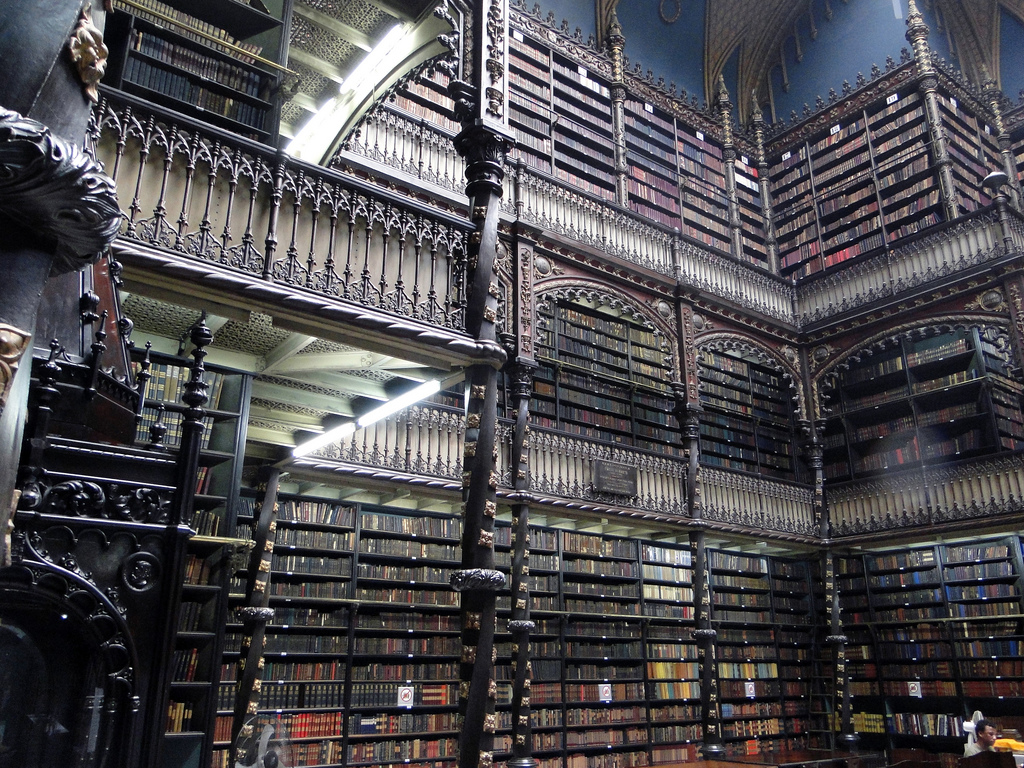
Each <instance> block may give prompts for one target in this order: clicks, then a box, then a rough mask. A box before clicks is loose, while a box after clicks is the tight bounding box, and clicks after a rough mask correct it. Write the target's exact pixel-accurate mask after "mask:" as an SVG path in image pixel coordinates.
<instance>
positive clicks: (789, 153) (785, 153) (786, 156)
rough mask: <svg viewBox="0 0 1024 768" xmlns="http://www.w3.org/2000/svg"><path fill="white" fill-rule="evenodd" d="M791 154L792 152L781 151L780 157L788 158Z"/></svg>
mask: <svg viewBox="0 0 1024 768" xmlns="http://www.w3.org/2000/svg"><path fill="white" fill-rule="evenodd" d="M792 156H793V153H792V152H783V153H782V159H783V160H789V158H791V157H792Z"/></svg>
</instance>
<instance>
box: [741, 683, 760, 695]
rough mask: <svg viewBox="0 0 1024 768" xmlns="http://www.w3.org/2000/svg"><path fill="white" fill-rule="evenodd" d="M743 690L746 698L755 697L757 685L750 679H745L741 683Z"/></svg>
mask: <svg viewBox="0 0 1024 768" xmlns="http://www.w3.org/2000/svg"><path fill="white" fill-rule="evenodd" d="M743 690H744V691H745V692H746V695H747V698H748V699H753V698H756V697H757V685H756V684H755V683H754V682H752V681H747V682H746V683H744V684H743Z"/></svg>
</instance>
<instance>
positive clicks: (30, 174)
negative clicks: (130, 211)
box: [0, 109, 121, 275]
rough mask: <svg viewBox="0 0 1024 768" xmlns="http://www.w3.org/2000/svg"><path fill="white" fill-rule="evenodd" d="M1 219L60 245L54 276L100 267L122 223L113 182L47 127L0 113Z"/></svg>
mask: <svg viewBox="0 0 1024 768" xmlns="http://www.w3.org/2000/svg"><path fill="white" fill-rule="evenodd" d="M0 215H2V216H4V217H6V218H8V219H10V220H13V221H14V222H16V223H18V224H20V225H21V226H22V227H24V228H25V229H27V230H29V231H31V232H33V233H34V234H35V235H37V236H38V238H39V239H40V240H41V241H43V242H47V241H49V242H54V243H56V260H55V261H54V263H53V266H52V267H51V270H50V273H51V274H52V275H58V274H62V273H64V272H72V271H75V270H79V269H82V268H84V267H86V266H88V265H90V264H93V263H95V262H96V261H97V260H98V259H99V258H100V256H101V255H102V253H103V251H104V250H105V249H106V248H107V247H108V246H109V245H110V244H111V243H112V242H113V241H114V238H115V237H116V236H117V231H118V227H119V226H120V222H121V212H120V210H119V209H118V205H117V191H116V188H115V186H114V182H113V181H112V180H111V179H110V177H108V176H107V175H106V174H104V173H103V169H102V167H101V166H100V164H99V163H97V162H96V161H95V160H93V159H92V158H91V157H89V156H88V155H86V154H85V153H84V152H83V151H82V150H81V149H79V148H78V147H76V146H74V145H73V144H69V143H67V142H65V141H63V140H62V139H59V138H57V137H56V136H53V135H52V134H51V133H50V130H49V129H48V128H47V127H46V126H45V125H43V124H42V123H40V122H38V121H36V120H31V119H29V118H26V117H22V116H21V115H19V114H18V113H17V112H11V111H9V110H4V109H0Z"/></svg>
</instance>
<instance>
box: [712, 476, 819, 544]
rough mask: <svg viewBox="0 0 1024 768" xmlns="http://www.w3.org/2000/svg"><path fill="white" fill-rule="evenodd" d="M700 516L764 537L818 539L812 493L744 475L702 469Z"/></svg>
mask: <svg viewBox="0 0 1024 768" xmlns="http://www.w3.org/2000/svg"><path fill="white" fill-rule="evenodd" d="M700 478H701V485H700V488H701V497H702V501H701V516H702V517H703V518H704V519H705V520H713V521H715V522H719V523H725V524H727V525H737V526H742V527H744V528H757V529H761V530H762V531H764V532H765V534H772V533H782V534H787V533H788V534H793V535H798V536H817V535H818V525H817V522H816V520H815V514H814V489H813V488H811V487H809V486H806V485H799V484H797V483H790V482H785V481H782V480H771V479H768V478H765V477H760V476H758V475H751V474H748V473H746V472H735V471H732V470H728V469H718V468H711V467H706V466H705V467H701V469H700Z"/></svg>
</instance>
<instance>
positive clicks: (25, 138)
mask: <svg viewBox="0 0 1024 768" xmlns="http://www.w3.org/2000/svg"><path fill="white" fill-rule="evenodd" d="M103 23H104V13H103V5H102V3H101V2H99V0H94V1H92V0H90V2H86V3H84V4H83V3H82V0H40V1H39V2H32V3H2V4H0V29H4V30H10V31H12V33H11V34H5V35H4V41H3V56H2V57H0V79H2V82H3V95H2V100H0V226H2V228H3V232H4V236H3V239H2V242H0V270H2V272H3V275H4V279H3V281H0V455H2V456H6V457H8V460H7V461H5V462H4V466H3V468H0V564H3V563H4V562H7V561H8V559H9V557H10V553H9V551H8V547H7V544H6V542H7V535H8V533H9V530H8V526H9V523H10V517H11V515H12V513H13V510H14V507H15V506H16V505H17V500H16V499H14V486H15V481H16V477H15V474H16V471H17V464H18V462H17V457H18V455H19V454H20V453H21V438H22V434H23V424H24V423H25V416H26V409H27V401H28V382H29V369H30V367H31V366H29V365H28V364H27V362H28V360H29V359H30V358H31V356H32V355H31V352H30V351H29V350H31V348H32V346H33V335H34V334H35V329H36V313H37V312H38V308H39V299H40V292H41V291H42V289H43V284H44V283H45V282H46V279H47V277H49V276H51V275H58V274H62V273H65V272H72V271H75V270H80V269H83V268H85V267H86V266H88V265H89V264H91V263H94V262H95V261H96V260H98V259H99V257H100V255H101V253H102V252H103V251H104V250H105V249H106V247H107V246H108V245H109V244H110V242H111V241H112V240H113V238H114V236H115V235H116V234H117V227H118V224H119V223H120V218H119V215H118V209H117V196H116V195H115V193H114V185H113V182H111V181H110V179H108V178H107V177H106V176H105V175H103V173H102V168H101V167H100V165H99V164H98V163H96V162H94V161H93V160H92V159H91V158H89V157H87V156H85V155H84V154H83V153H82V152H81V151H80V150H79V149H78V146H79V145H80V144H81V143H82V142H83V140H84V138H85V134H86V127H87V126H88V123H89V114H90V112H91V110H92V103H93V102H94V101H95V97H96V91H95V87H96V83H98V82H99V79H100V78H101V77H102V76H103V72H104V70H105V68H106V59H107V50H106V47H105V46H104V45H103V35H102V33H101V32H100V28H101V27H102V26H103ZM40 346H41V345H40Z"/></svg>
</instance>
